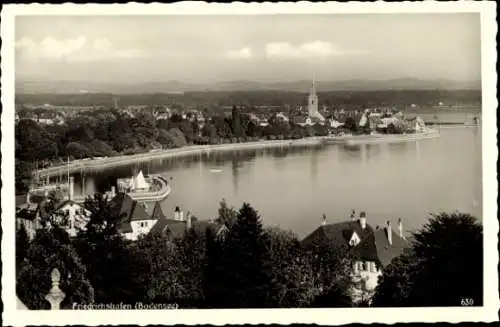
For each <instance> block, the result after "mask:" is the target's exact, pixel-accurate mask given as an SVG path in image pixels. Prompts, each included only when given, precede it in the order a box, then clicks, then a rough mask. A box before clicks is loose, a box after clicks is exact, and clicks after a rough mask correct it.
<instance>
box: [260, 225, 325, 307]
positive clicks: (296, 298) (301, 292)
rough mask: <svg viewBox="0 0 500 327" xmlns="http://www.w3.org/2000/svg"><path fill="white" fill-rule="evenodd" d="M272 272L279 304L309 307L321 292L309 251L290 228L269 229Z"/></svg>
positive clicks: (267, 234)
mask: <svg viewBox="0 0 500 327" xmlns="http://www.w3.org/2000/svg"><path fill="white" fill-rule="evenodd" d="M265 238H266V242H267V248H268V249H269V252H270V256H271V260H272V269H273V275H274V276H275V277H276V282H277V291H278V292H277V305H276V306H277V307H280V308H294V307H307V306H309V305H310V304H311V301H312V300H313V298H314V297H315V296H316V295H317V294H318V289H317V287H316V285H315V283H314V281H315V278H314V272H313V270H312V265H311V261H310V260H309V258H308V256H307V253H306V252H305V251H304V249H303V248H302V246H301V244H300V241H299V240H298V238H297V236H296V235H295V234H294V233H293V232H291V231H285V230H282V229H279V228H271V227H270V228H266V229H265Z"/></svg>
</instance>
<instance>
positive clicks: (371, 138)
mask: <svg viewBox="0 0 500 327" xmlns="http://www.w3.org/2000/svg"><path fill="white" fill-rule="evenodd" d="M436 137H439V133H437V132H434V133H421V134H420V133H418V134H407V135H344V136H333V135H329V136H316V137H307V138H302V139H297V140H273V141H268V140H261V141H256V142H244V143H226V144H211V145H190V146H185V147H180V148H174V149H165V150H158V151H150V152H145V153H138V154H133V155H120V156H116V157H106V158H95V159H80V160H74V161H71V162H69V163H67V164H64V165H58V166H53V167H48V168H44V169H40V170H38V172H37V175H38V177H39V178H46V177H51V176H59V175H60V174H61V173H67V172H68V171H69V173H75V172H79V171H85V170H92V169H105V168H110V167H117V166H121V165H127V164H130V163H133V162H146V161H150V160H154V159H165V158H177V157H183V156H189V155H198V154H202V153H211V152H227V151H238V150H253V149H266V148H279V147H309V146H320V145H323V144H325V143H331V144H346V145H350V144H353V143H355V144H364V143H387V142H408V141H418V140H420V139H428V138H436Z"/></svg>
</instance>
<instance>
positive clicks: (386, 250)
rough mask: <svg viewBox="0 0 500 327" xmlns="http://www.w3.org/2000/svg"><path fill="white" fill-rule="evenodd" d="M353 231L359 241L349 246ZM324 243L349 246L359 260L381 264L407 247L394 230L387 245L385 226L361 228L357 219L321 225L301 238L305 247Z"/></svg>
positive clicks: (389, 260)
mask: <svg viewBox="0 0 500 327" xmlns="http://www.w3.org/2000/svg"><path fill="white" fill-rule="evenodd" d="M354 232H355V233H356V234H357V235H358V237H359V239H360V242H359V244H357V245H356V246H353V247H350V246H349V241H350V240H351V237H352V235H353V233H354ZM325 243H326V244H332V245H333V246H338V247H344V248H350V249H351V254H353V255H354V257H357V258H359V259H360V260H366V261H375V262H377V263H379V264H381V265H382V266H386V265H388V264H389V263H390V262H391V260H392V259H393V258H395V257H397V256H399V255H400V254H401V253H402V252H403V250H404V249H405V248H406V247H408V243H407V241H405V240H404V239H402V238H401V237H400V236H399V235H398V234H397V233H394V232H393V233H392V245H389V242H388V238H387V231H386V229H385V228H381V229H377V230H374V229H373V228H372V227H371V226H370V225H368V224H367V225H366V228H365V229H364V230H363V229H362V228H361V224H360V223H359V221H358V220H355V221H343V222H339V223H334V224H327V225H322V226H320V227H318V228H317V229H316V230H314V231H313V232H312V233H311V234H309V235H308V236H306V237H305V238H304V239H303V240H302V245H303V246H304V247H305V248H312V247H314V246H315V245H318V244H325Z"/></svg>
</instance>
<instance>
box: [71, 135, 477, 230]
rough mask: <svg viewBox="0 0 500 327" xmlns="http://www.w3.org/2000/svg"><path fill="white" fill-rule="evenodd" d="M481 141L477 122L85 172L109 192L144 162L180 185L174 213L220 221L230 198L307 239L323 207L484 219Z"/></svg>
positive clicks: (171, 201)
mask: <svg viewBox="0 0 500 327" xmlns="http://www.w3.org/2000/svg"><path fill="white" fill-rule="evenodd" d="M480 145H481V133H480V131H479V129H477V128H462V129H446V130H442V132H441V138H439V139H428V140H420V141H416V142H406V143H399V144H370V145H362V146H352V147H348V146H344V145H328V146H324V147H318V148H308V149H307V148H302V149H299V148H279V149H261V150H244V151H237V152H234V153H230V152H216V151H212V152H210V153H209V154H208V153H203V154H196V155H192V156H186V157H182V158H177V159H167V158H165V159H161V160H160V159H159V160H154V161H152V162H150V163H141V164H133V165H129V166H126V167H119V168H115V169H112V170H108V171H100V172H88V173H87V176H86V178H85V180H86V181H85V190H89V189H91V188H93V189H97V190H101V191H102V190H104V189H106V188H108V187H109V186H110V185H111V184H112V183H113V181H114V180H116V178H117V177H128V176H131V174H132V172H133V171H134V170H136V169H142V170H143V171H144V172H146V171H149V172H150V173H156V174H161V175H163V176H165V177H166V178H169V177H173V192H172V194H171V195H170V196H169V198H167V199H166V200H165V201H164V202H163V203H162V206H163V208H164V210H165V212H166V213H167V214H168V213H170V212H172V211H173V209H174V207H175V206H176V205H181V206H184V209H185V210H189V211H191V212H193V214H195V215H196V216H198V217H201V218H213V217H214V216H215V214H216V212H217V208H218V204H219V201H220V200H221V199H222V198H226V199H227V201H228V202H229V203H231V204H232V205H234V206H235V207H239V206H241V204H242V202H243V201H248V202H250V203H251V204H252V205H254V206H255V208H256V209H257V210H258V211H259V213H260V214H261V216H262V217H263V219H264V222H265V223H266V224H271V225H280V226H281V227H283V228H286V229H292V230H294V231H296V232H297V233H298V234H299V235H301V236H303V235H305V234H307V233H308V232H310V231H312V230H313V229H314V228H316V227H317V226H318V224H319V223H320V222H321V215H322V213H323V212H324V213H325V214H326V216H327V220H328V221H340V220H343V219H346V218H348V215H349V213H350V211H351V210H352V209H356V211H357V212H359V211H361V210H363V211H366V212H367V214H368V216H369V220H370V222H371V223H372V224H373V225H374V226H375V225H383V224H384V223H385V221H386V220H387V219H393V220H394V219H397V218H398V217H402V218H403V221H404V225H405V229H414V228H418V227H420V226H421V225H422V223H423V222H425V220H426V218H427V217H428V213H429V212H439V211H454V210H459V211H464V212H470V213H472V214H474V215H476V216H477V217H479V218H481V212H482V206H481V204H482V186H481V176H482V175H481V146H480ZM214 169H216V170H214ZM211 170H213V171H211ZM215 171H216V172H215ZM76 182H77V183H80V185H81V178H80V179H79V178H78V177H77V178H76ZM92 185H93V186H92ZM80 187H81V186H80Z"/></svg>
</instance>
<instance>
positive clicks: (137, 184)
mask: <svg viewBox="0 0 500 327" xmlns="http://www.w3.org/2000/svg"><path fill="white" fill-rule="evenodd" d="M117 187H118V192H120V193H125V194H127V195H129V196H130V197H131V198H132V199H133V200H135V201H144V202H146V201H147V202H150V201H151V202H153V201H154V202H156V201H162V200H164V199H166V198H167V197H168V196H169V194H170V192H171V191H172V187H171V185H170V183H169V182H168V181H167V179H166V178H164V177H163V176H160V175H149V176H146V177H145V176H144V175H143V173H142V171H139V173H138V174H137V175H136V176H132V177H131V178H120V179H118V180H117Z"/></svg>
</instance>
